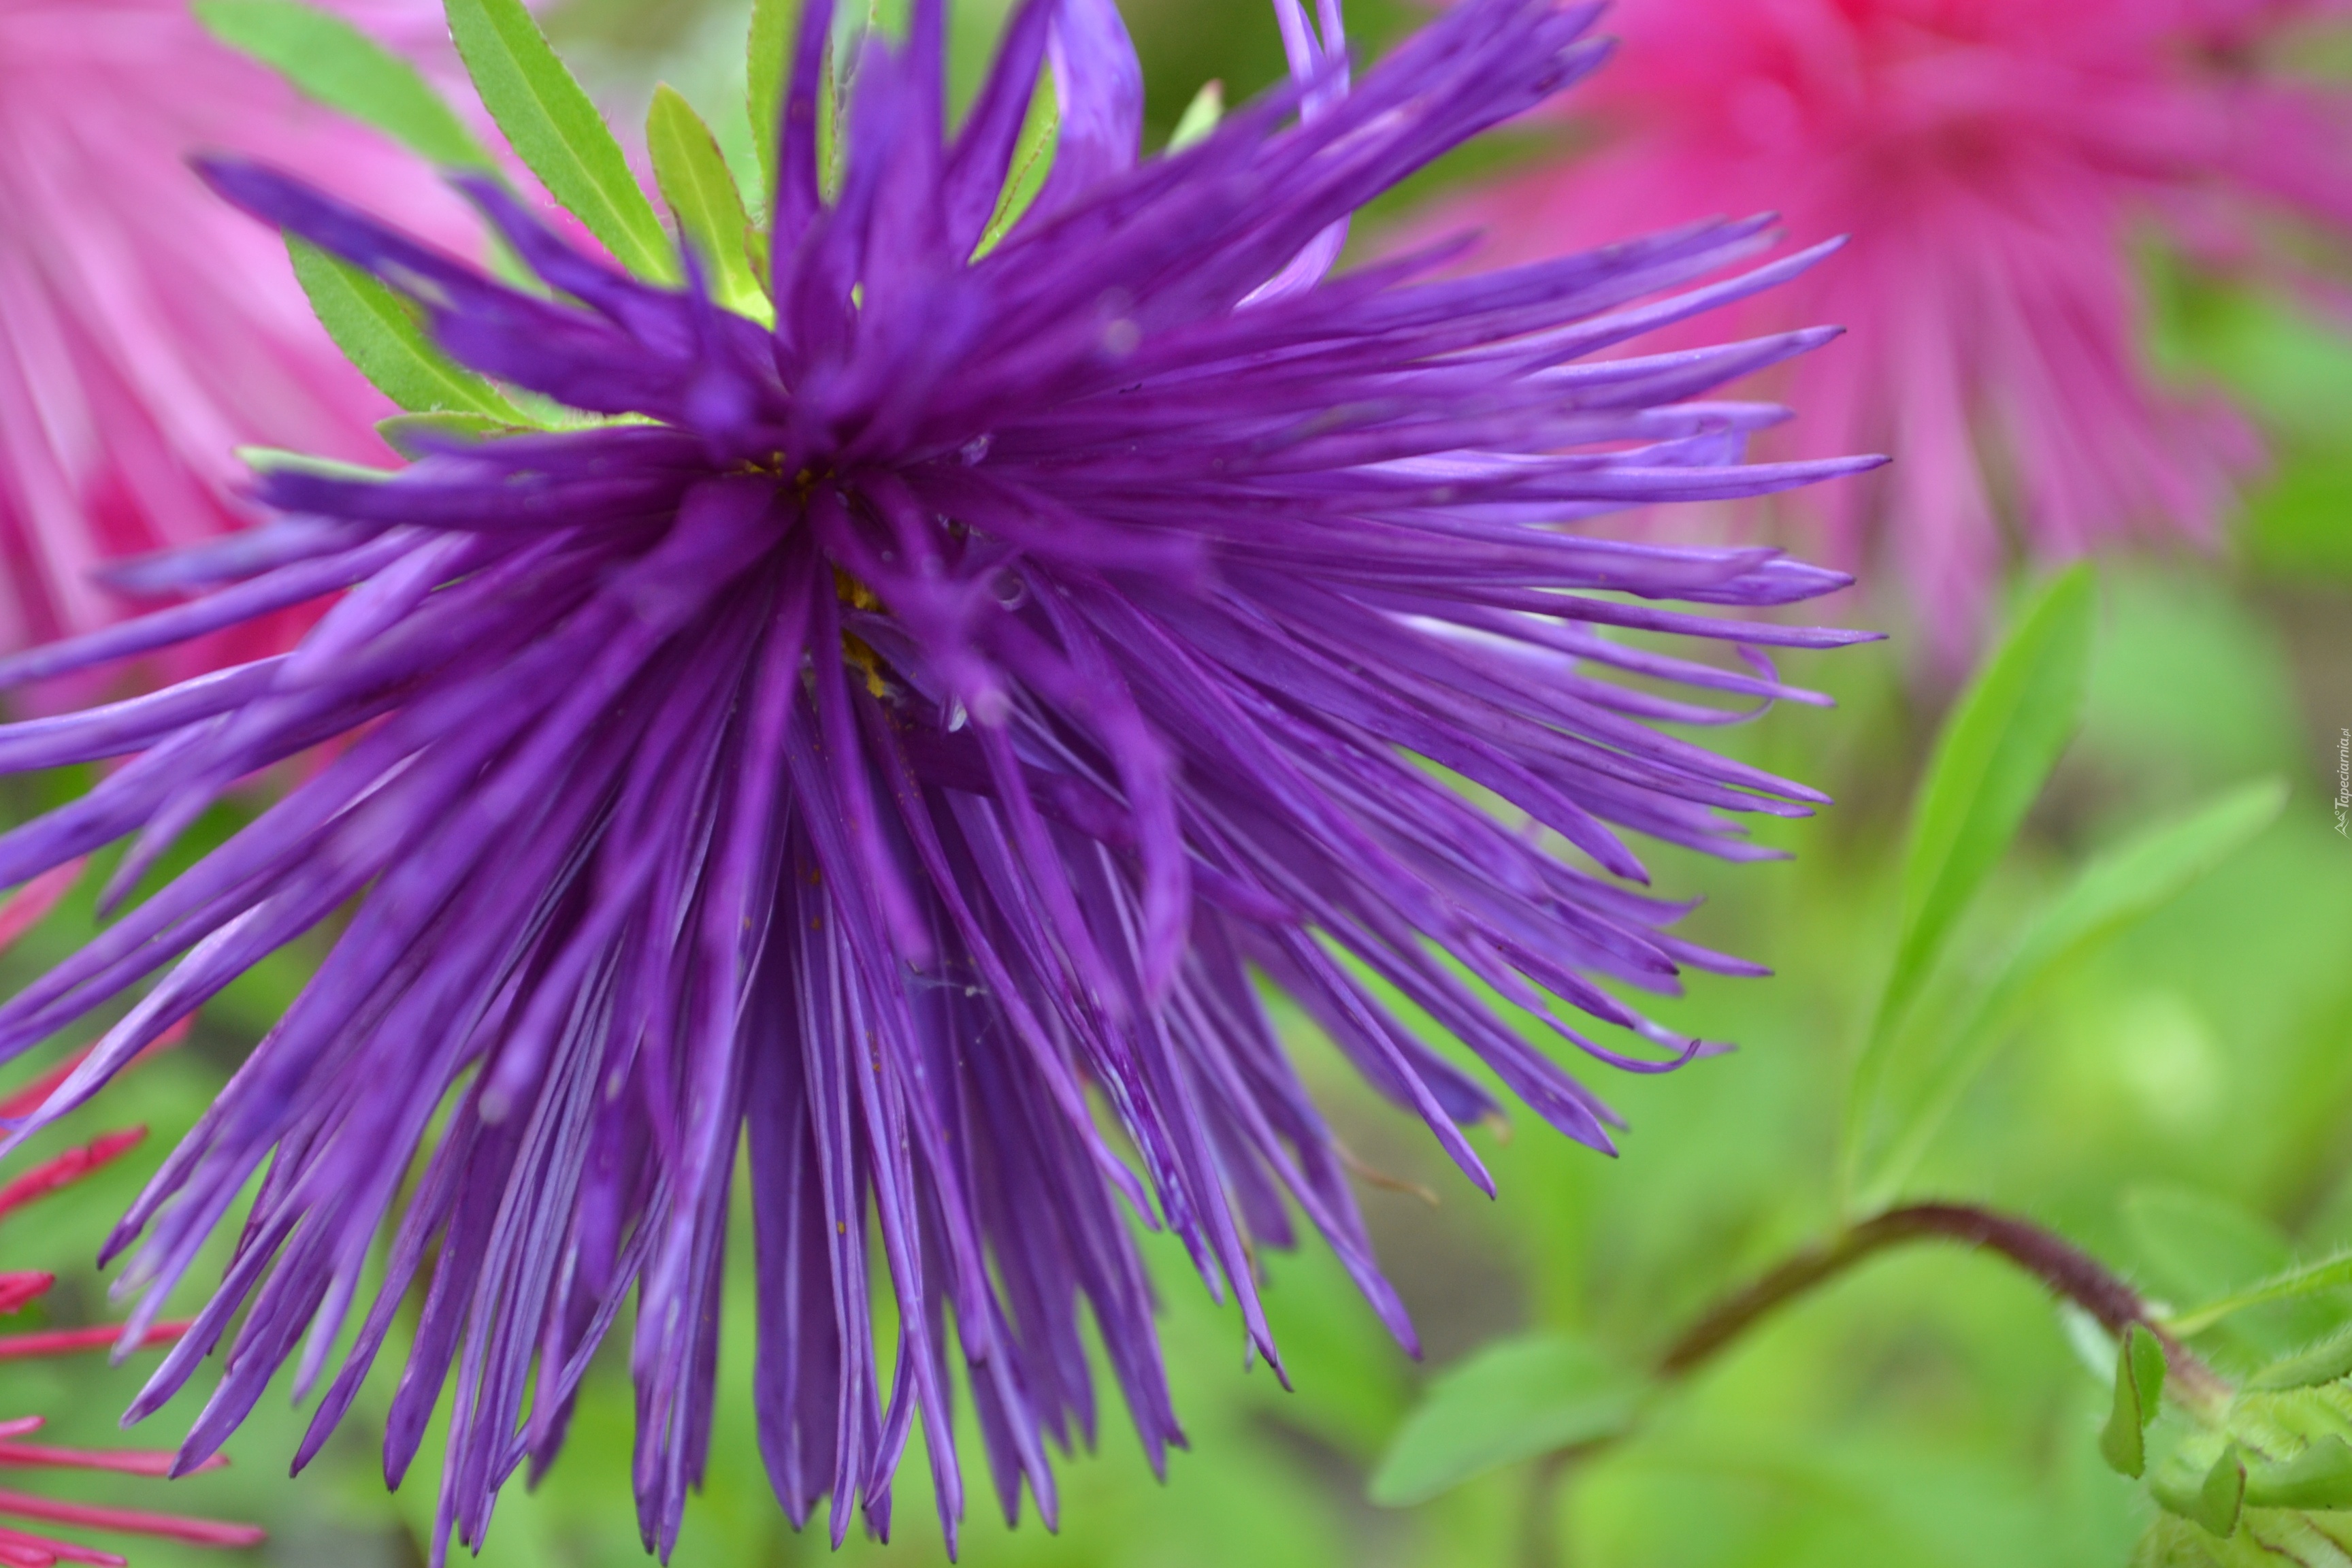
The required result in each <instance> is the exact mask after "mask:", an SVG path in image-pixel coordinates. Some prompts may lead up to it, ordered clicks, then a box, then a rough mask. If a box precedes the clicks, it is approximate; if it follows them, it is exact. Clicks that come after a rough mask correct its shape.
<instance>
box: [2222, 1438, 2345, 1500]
mask: <svg viewBox="0 0 2352 1568" xmlns="http://www.w3.org/2000/svg"><path fill="white" fill-rule="evenodd" d="M2246 1501H2247V1502H2248V1504H2250V1505H2251V1506H2252V1507H2255V1508H2301V1509H2317V1510H2333V1509H2352V1445H2347V1443H2346V1442H2345V1441H2344V1439H2343V1438H2341V1437H2336V1436H2325V1437H2321V1438H2319V1439H2318V1440H2317V1441H2315V1442H2314V1443H2312V1444H2311V1445H2310V1446H2309V1447H2305V1449H2304V1450H2303V1452H2301V1453H2299V1454H2294V1455H2292V1456H2290V1457H2288V1458H2284V1459H2278V1460H2262V1459H2257V1460H2256V1461H2254V1463H2252V1465H2249V1466H2248V1467H2247V1468H2246Z"/></svg>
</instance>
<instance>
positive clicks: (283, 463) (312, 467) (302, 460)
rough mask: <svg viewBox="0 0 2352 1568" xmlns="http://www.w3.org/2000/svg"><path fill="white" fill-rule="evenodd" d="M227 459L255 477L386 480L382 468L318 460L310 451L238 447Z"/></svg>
mask: <svg viewBox="0 0 2352 1568" xmlns="http://www.w3.org/2000/svg"><path fill="white" fill-rule="evenodd" d="M231 456H233V457H235V458H236V460H237V461H238V462H240V463H243V464H244V465H245V466H246V467H247V468H251V469H252V470H253V471H254V472H255V473H257V474H270V473H297V474H320V475H323V476H324V477H326V478H328V479H361V480H373V479H390V478H392V475H391V473H390V472H389V471H387V470H386V469H383V468H369V467H368V466H367V465H366V464H364V463H346V462H343V461H341V459H339V458H321V457H320V456H318V455H317V454H316V453H313V452H289V451H288V450H287V449H286V448H285V447H236V448H234V449H233V450H232V452H231Z"/></svg>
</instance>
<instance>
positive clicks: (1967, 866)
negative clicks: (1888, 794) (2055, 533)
mask: <svg viewBox="0 0 2352 1568" xmlns="http://www.w3.org/2000/svg"><path fill="white" fill-rule="evenodd" d="M2094 588H2095V579H2094V578H2093V576H2092V574H2091V569H2090V567H2089V565H2088V564H2087V563H2085V564H2083V565H2078V566H2075V567H2074V568H2072V569H2071V570H2069V571H2066V572H2064V573H2062V574H2059V575H2058V576H2057V577H2055V578H2053V579H2052V580H2051V581H2050V583H2049V584H2046V585H2045V586H2044V587H2043V588H2042V590H2041V592H2040V593H2038V594H2037V595H2034V597H2033V599H2032V602H2031V603H2029V604H2028V605H2026V606H2025V608H2024V610H2023V611H2022V612H2021V613H2020V615H2019V616H2018V617H2017V619H2016V621H2015V623H2014V624H2013V625H2012V626H2011V627H2010V630H2009V632H2008V635H2007V636H2006V637H2004V638H2003V639H2002V641H2001V644H2000V647H1997V648H1995V649H1994V650H1993V652H1992V654H1991V655H1990V657H1989V658H1987V659H1986V660H1985V663H1984V665H1983V667H1982V668H1980V669H1979V671H1978V672H1977V676H1976V679H1974V680H1973V681H1972V682H1971V683H1970V684H1969V689H1967V690H1966V691H1965V692H1963V693H1962V694H1961V696H1960V699H1959V700H1958V703H1956V704H1955V705H1954V707H1953V710H1952V715H1951V717H1950V718H1949V719H1948V721H1946V722H1945V725H1944V729H1943V732H1942V734H1941V735H1939V736H1938V737H1937V742H1936V746H1935V750H1934V752H1933V754H1932V755H1931V756H1930V757H1929V758H1928V762H1927V772H1926V774H1925V775H1924V777H1923V778H1922V779H1921V781H1920V785H1919V794H1918V797H1917V800H1916V803H1915V805H1914V806H1913V810H1912V819H1911V832H1910V838H1909V842H1908V844H1907V846H1906V849H1905V854H1904V863H1903V874H1902V887H1903V906H1902V913H1901V917H1900V921H1899V923H1898V926H1897V935H1896V939H1895V963H1894V968H1893V970H1892V971H1891V972H1890V973H1889V974H1888V975H1887V980H1886V988H1885V992H1884V993H1882V994H1881V996H1880V998H1879V1005H1878V1009H1877V1015H1876V1017H1875V1019H1874V1022H1873V1024H1872V1026H1871V1030H1870V1035H1869V1037H1868V1038H1867V1039H1866V1040H1865V1042H1864V1047H1863V1051H1862V1055H1861V1057H1860V1058H1858V1059H1857V1060H1856V1062H1855V1064H1854V1075H1853V1085H1852V1091H1851V1095H1850V1098H1849V1100H1848V1109H1847V1115H1846V1124H1845V1129H1844V1136H1843V1152H1842V1153H1843V1163H1842V1173H1843V1175H1844V1177H1845V1178H1846V1184H1847V1188H1848V1190H1849V1191H1851V1190H1852V1188H1853V1178H1854V1176H1855V1175H1856V1174H1858V1166H1859V1164H1860V1163H1861V1159H1862V1154H1863V1144H1864V1139H1865V1137H1866V1136H1867V1135H1868V1133H1869V1131H1870V1127H1871V1121H1872V1117H1873V1115H1874V1112H1875V1111H1876V1110H1877V1109H1878V1105H1877V1100H1878V1097H1879V1090H1880V1087H1881V1085H1882V1083H1883V1082H1884V1079H1885V1076H1886V1068H1887V1058H1888V1057H1889V1056H1890V1054H1891V1052H1892V1048H1893V1045H1894V1042H1895V1039H1896V1038H1897V1037H1898V1030H1897V1027H1896V1026H1897V1025H1899V1024H1900V1023H1901V1022H1902V1020H1903V1017H1904V1015H1905V1013H1906V1010H1907V1009H1908V1008H1909V1007H1910V1005H1911V1003H1912V1001H1913V1000H1914V999H1915V997H1916V994H1917V993H1918V990H1919V988H1920V986H1921V985H1922V984H1925V983H1926V981H1927V976H1928V975H1929V973H1931V972H1932V971H1933V969H1934V967H1935V963H1936V960H1937V957H1938V955H1939V954H1940V952H1941V951H1942V948H1943V944H1944V942H1945V939H1946V938H1947V937H1948V936H1949V935H1950V934H1951V930H1952V926H1953V924H1954V923H1955V922H1956V921H1958V919H1959V917H1960V914H1961V913H1962V911H1963V910H1966V909H1967V907H1968V905H1969V900H1971V899H1973V898H1974V897H1975V896H1976V892H1977V889H1979V888H1980V887H1981V886H1982V885H1983V883H1984V879H1985V878H1986V877H1987V876H1989V875H1990V873H1991V871H1992V868H1993V867H1994V866H1995V865H1996V864H1998V863H1999V862H2000V858H2001V856H2002V854H2003V853H2004V852H2006V851H2007V849H2008V848H2009V844H2010V840H2011V838H2013V837H2016V834H2017V829H2018V825H2019V824H2020V823H2021V822H2022V821H2023V820H2024V818H2025V813H2026V810H2027V808H2028V807H2030V806H2031V805H2032V804H2033V800H2034V797H2035V796H2036V795H2039V794H2041V793H2042V781H2043V780H2045V779H2047V778H2048V777H2049V776H2050V770H2051V768H2052V767H2053V766H2054V765H2055V764H2056V763H2057V761H2058V753H2059V752H2060V751H2062V750H2063V748H2064V746H2065V744H2066V742H2067V740H2068V738H2069V737H2070V736H2072V735H2073V734H2074V726H2075V722H2076V721H2077V720H2078V718H2079V717H2080V715H2081V712H2082V708H2083V695H2084V690H2085V689H2086V687H2087V686H2088V683H2089V678H2090V660H2091V630H2092V619H2093V616H2094V613H2095V610H2096V607H2097V605H2096V598H2095V593H2094Z"/></svg>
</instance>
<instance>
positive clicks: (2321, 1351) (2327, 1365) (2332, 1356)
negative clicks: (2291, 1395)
mask: <svg viewBox="0 0 2352 1568" xmlns="http://www.w3.org/2000/svg"><path fill="white" fill-rule="evenodd" d="M2346 1377H2352V1329H2347V1330H2345V1331H2343V1332H2342V1333H2339V1334H2337V1335H2336V1336H2335V1337H2334V1338H2333V1339H2326V1340H2322V1341H2321V1342H2319V1343H2317V1344H2315V1345H2314V1346H2312V1347H2311V1348H2310V1349H2309V1350H2307V1351H2303V1352H2298V1353H2297V1354H2294V1355H2291V1356H2289V1357H2287V1358H2286V1359H2285V1360H2284V1361H2278V1362H2273V1363H2271V1364H2270V1365H2269V1366H2266V1367H2264V1368H2263V1370H2262V1371H2261V1372H2259V1373H2255V1374H2254V1375H2253V1376H2252V1377H2251V1378H2248V1379H2247V1380H2246V1386H2247V1387H2248V1388H2251V1389H2255V1390H2258V1391H2260V1392H2262V1393H2265V1394H2276V1393H2283V1392H2284V1391H2285V1390H2287V1389H2290V1388H2316V1387H2318V1386H2319V1385H2320V1384H2323V1383H2334V1382H2336V1381H2337V1380H2338V1379H2340V1378H2346Z"/></svg>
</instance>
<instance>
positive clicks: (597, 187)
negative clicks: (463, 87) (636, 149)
mask: <svg viewBox="0 0 2352 1568" xmlns="http://www.w3.org/2000/svg"><path fill="white" fill-rule="evenodd" d="M447 4H448V12H449V35H450V37H453V38H455V39H456V40H457V53H458V55H459V57H460V58H463V59H464V60H465V62H466V69H467V73H468V74H469V75H471V76H472V77H473V79H474V86H475V88H476V89H477V90H478V91H479V92H480V93H481V95H482V102H483V104H484V105H485V106H486V107H487V108H488V110H489V111H490V118H491V119H493V120H495V121H498V125H499V130H500V131H501V132H505V134H506V139H507V141H508V142H509V144H510V145H511V146H512V147H513V148H514V150H515V153H516V155H517V156H518V157H520V158H521V159H522V161H523V163H524V164H525V165H526V166H528V167H529V168H530V172H531V173H532V174H536V175H538V176H539V181H540V184H543V185H545V186H546V187H547V192H548V195H551V196H553V197H554V198H555V199H556V201H557V202H559V203H561V204H562V205H563V207H564V208H565V210H567V211H569V212H570V213H571V214H572V216H574V217H577V218H578V219H579V220H580V221H581V222H582V223H583V224H585V225H587V226H588V232H589V233H591V234H593V235H594V236H595V237H597V238H598V239H599V240H601V241H603V242H604V248H605V249H607V250H609V251H611V252H612V253H613V258H614V260H616V261H618V262H619V263H620V264H621V265H622V266H624V267H625V268H628V269H629V270H630V271H632V272H635V273H636V274H637V275H638V276H640V277H644V278H653V279H660V280H662V281H665V282H668V281H674V280H675V279H677V261H676V258H674V257H673V256H672V255H671V253H670V247H669V239H668V237H667V235H665V234H664V233H663V232H662V226H661V219H660V218H659V217H658V216H656V215H655V213H654V208H653V204H652V203H651V202H650V201H648V200H646V194H645V192H644V191H642V190H640V189H639V188H638V186H637V182H636V178H635V175H633V174H630V173H629V164H628V160H627V159H625V157H623V156H622V155H621V145H620V143H619V142H615V141H614V140H613V132H612V131H611V129H610V128H609V127H607V126H606V125H605V123H604V117H603V116H602V115H600V114H598V113H597V112H596V106H595V105H594V104H593V103H592V102H591V101H589V98H588V94H587V93H586V92H585V91H584V90H583V89H582V88H581V86H580V84H579V82H577V81H576V80H574V79H572V73H571V71H569V70H567V69H566V68H564V65H563V62H562V60H561V59H559V58H556V54H555V50H554V49H553V48H551V47H549V44H548V42H547V36H546V35H545V34H543V33H541V31H540V30H539V24H538V23H537V22H535V21H533V20H532V19H531V16H530V12H529V11H526V10H525V9H523V5H522V0H447Z"/></svg>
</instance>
